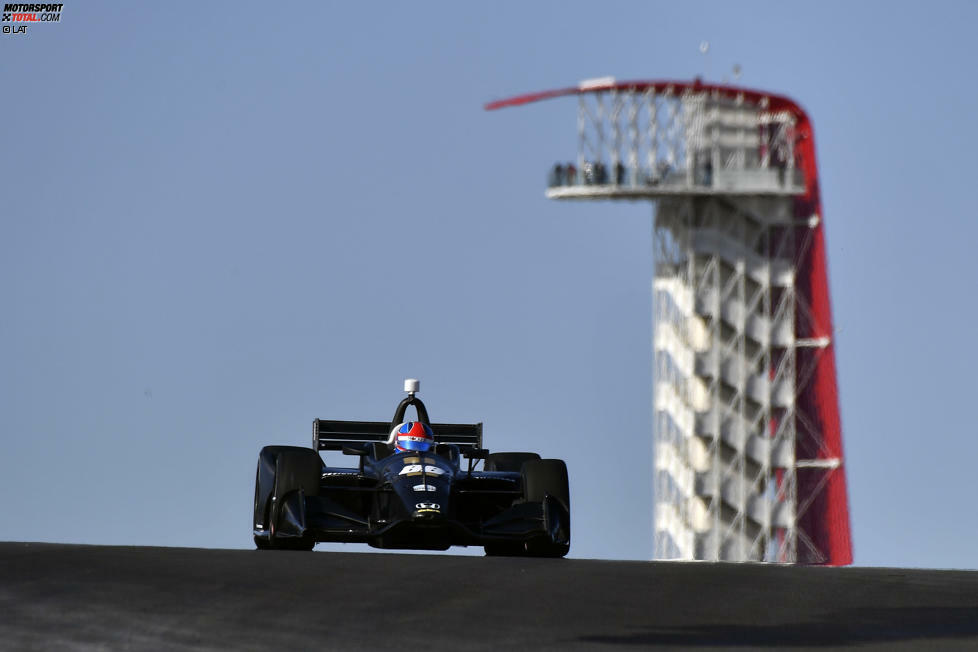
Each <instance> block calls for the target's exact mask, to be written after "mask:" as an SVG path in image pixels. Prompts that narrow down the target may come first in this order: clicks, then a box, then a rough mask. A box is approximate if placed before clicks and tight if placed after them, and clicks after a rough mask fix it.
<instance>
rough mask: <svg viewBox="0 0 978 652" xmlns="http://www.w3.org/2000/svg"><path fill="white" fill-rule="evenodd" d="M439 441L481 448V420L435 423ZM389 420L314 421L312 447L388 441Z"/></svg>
mask: <svg viewBox="0 0 978 652" xmlns="http://www.w3.org/2000/svg"><path fill="white" fill-rule="evenodd" d="M431 430H432V431H433V432H434V433H435V442H436V443H438V444H455V445H456V446H458V447H459V448H460V449H461V450H463V451H465V450H469V449H472V448H482V424H481V423H432V424H431ZM390 434H391V424H390V422H388V421H330V420H328V419H316V420H314V421H313V422H312V447H313V448H314V449H315V450H317V451H338V450H343V447H344V446H351V445H355V444H369V443H370V442H375V441H378V442H386V441H387V440H388V438H390Z"/></svg>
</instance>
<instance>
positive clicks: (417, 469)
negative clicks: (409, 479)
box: [398, 464, 445, 475]
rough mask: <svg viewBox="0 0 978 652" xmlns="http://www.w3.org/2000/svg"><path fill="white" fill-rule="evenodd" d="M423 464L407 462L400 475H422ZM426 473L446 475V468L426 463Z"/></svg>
mask: <svg viewBox="0 0 978 652" xmlns="http://www.w3.org/2000/svg"><path fill="white" fill-rule="evenodd" d="M421 473H422V471H421V465H420V464H405V465H404V468H403V469H401V472H400V473H398V475H421ZM424 473H430V474H431V475H445V469H442V468H439V467H437V466H434V465H433V464H425V466H424Z"/></svg>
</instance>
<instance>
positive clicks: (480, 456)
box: [462, 448, 489, 460]
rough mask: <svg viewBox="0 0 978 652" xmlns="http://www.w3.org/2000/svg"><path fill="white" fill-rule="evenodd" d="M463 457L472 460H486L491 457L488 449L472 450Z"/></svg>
mask: <svg viewBox="0 0 978 652" xmlns="http://www.w3.org/2000/svg"><path fill="white" fill-rule="evenodd" d="M462 455H464V456H465V457H467V458H468V459H470V460H484V459H486V458H487V457H489V450H488V449H486V448H470V449H468V450H467V451H465V452H464V453H462Z"/></svg>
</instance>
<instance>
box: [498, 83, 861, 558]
mask: <svg viewBox="0 0 978 652" xmlns="http://www.w3.org/2000/svg"><path fill="white" fill-rule="evenodd" d="M562 96H576V98H577V153H576V157H575V158H574V159H572V160H566V161H565V162H562V163H558V164H557V165H555V166H554V167H553V169H552V170H551V171H550V179H549V184H548V188H547V191H546V194H547V197H549V198H551V199H561V200H574V199H576V200H629V201H635V200H647V201H650V202H652V204H653V219H654V237H653V240H654V242H653V252H654V253H653V256H654V262H655V279H654V280H653V284H652V289H653V333H654V338H653V339H654V344H653V348H654V353H655V364H654V385H653V387H654V397H653V411H654V433H653V442H654V446H653V448H654V458H655V459H654V470H655V471H654V473H655V491H654V495H655V515H654V531H655V542H654V551H655V552H654V555H655V557H656V558H657V559H685V560H694V559H703V560H714V561H718V560H725V561H748V560H754V561H774V562H782V563H802V564H826V565H834V566H837V565H845V564H850V563H852V544H851V538H850V530H849V509H848V503H847V495H846V479H845V465H844V463H843V454H842V431H841V423H840V418H839V403H838V390H837V386H836V372H835V353H834V347H833V334H832V313H831V306H830V303H829V287H828V276H827V271H828V270H827V266H826V265H827V262H826V246H825V232H824V226H823V223H824V215H823V213H822V207H821V202H820V199H819V185H818V170H817V167H816V161H815V139H814V132H813V130H812V124H811V121H810V120H809V118H808V116H807V115H806V114H805V112H804V111H803V110H802V108H801V107H800V106H798V104H796V103H795V102H794V101H792V100H790V99H789V98H787V97H784V96H780V95H775V94H771V93H765V92H760V91H755V90H748V89H745V88H737V87H733V86H727V85H716V84H706V83H702V82H701V81H699V80H696V81H693V82H681V81H623V82H622V81H616V80H615V79H613V78H602V79H595V80H589V81H585V82H581V84H579V85H578V86H576V87H572V88H564V89H559V90H551V91H544V92H540V93H532V94H528V95H520V96H517V97H513V98H509V99H504V100H499V101H496V102H491V103H489V104H488V105H486V109H488V110H493V109H501V108H504V107H512V106H520V105H523V104H529V103H532V102H537V101H539V100H544V99H550V98H556V97H562Z"/></svg>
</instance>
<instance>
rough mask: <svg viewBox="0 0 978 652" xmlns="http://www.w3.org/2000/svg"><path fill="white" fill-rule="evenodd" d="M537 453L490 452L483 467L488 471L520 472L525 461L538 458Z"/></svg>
mask: <svg viewBox="0 0 978 652" xmlns="http://www.w3.org/2000/svg"><path fill="white" fill-rule="evenodd" d="M538 459H540V456H539V455H538V454H537V453H489V455H487V456H486V461H485V464H483V465H482V468H483V469H484V470H486V471H511V472H514V473H519V472H520V469H522V468H523V464H524V463H525V462H529V461H531V460H538Z"/></svg>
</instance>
